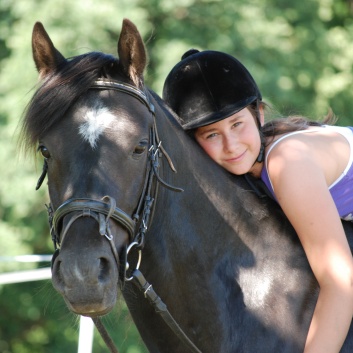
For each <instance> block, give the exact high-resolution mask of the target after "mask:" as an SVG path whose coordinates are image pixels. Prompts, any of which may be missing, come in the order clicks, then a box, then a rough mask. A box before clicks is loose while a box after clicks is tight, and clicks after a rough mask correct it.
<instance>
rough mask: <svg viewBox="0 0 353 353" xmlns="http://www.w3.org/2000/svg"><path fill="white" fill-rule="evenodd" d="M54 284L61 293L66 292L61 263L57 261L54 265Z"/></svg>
mask: <svg viewBox="0 0 353 353" xmlns="http://www.w3.org/2000/svg"><path fill="white" fill-rule="evenodd" d="M52 283H53V285H54V287H55V288H56V290H57V291H58V292H59V293H63V292H64V286H65V284H64V280H63V277H62V273H61V261H60V260H56V261H55V262H54V263H53V265H52Z"/></svg>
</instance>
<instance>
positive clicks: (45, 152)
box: [38, 145, 50, 158]
mask: <svg viewBox="0 0 353 353" xmlns="http://www.w3.org/2000/svg"><path fill="white" fill-rule="evenodd" d="M38 151H40V153H41V154H42V156H43V157H44V158H50V153H49V151H48V149H47V148H46V147H45V146H43V145H41V146H39V147H38Z"/></svg>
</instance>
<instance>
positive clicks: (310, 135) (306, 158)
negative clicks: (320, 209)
mask: <svg viewBox="0 0 353 353" xmlns="http://www.w3.org/2000/svg"><path fill="white" fill-rule="evenodd" d="M284 136H285V135H284ZM281 137H283V136H279V137H277V138H276V139H275V140H274V142H273V143H271V144H270V145H269V146H268V147H267V152H268V151H269V149H270V148H271V145H273V144H274V143H275V145H274V146H273V148H272V149H271V152H270V153H269V154H268V157H267V167H268V168H269V174H270V177H271V180H272V178H273V177H276V173H277V171H279V169H278V168H283V170H282V171H283V172H285V170H287V171H288V172H290V173H293V172H294V171H293V168H291V166H292V165H293V164H295V168H296V170H297V172H299V173H300V172H303V168H304V170H306V171H307V172H309V171H310V170H311V171H313V170H315V168H318V170H317V171H318V172H319V171H321V172H322V173H323V176H324V178H325V180H326V186H329V185H331V184H332V183H333V182H334V181H335V180H336V179H337V178H338V177H339V176H340V175H341V174H342V173H343V171H344V170H345V168H346V166H347V164H348V162H349V158H350V145H349V143H348V141H347V139H346V138H345V137H343V136H342V135H340V134H338V133H336V132H331V131H327V130H325V129H322V130H319V131H318V130H317V129H316V130H312V131H311V130H308V131H307V132H303V133H298V134H295V135H290V136H285V138H284V139H281ZM277 140H278V142H277V143H276V141H277ZM308 164H311V165H310V166H308ZM288 168H289V169H288ZM271 174H272V175H271Z"/></svg>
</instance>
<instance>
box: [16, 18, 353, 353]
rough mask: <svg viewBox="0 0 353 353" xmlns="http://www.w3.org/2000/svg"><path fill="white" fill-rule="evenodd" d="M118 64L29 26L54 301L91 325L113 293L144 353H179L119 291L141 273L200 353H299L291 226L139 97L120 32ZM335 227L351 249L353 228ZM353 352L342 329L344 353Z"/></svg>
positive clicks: (31, 138)
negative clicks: (71, 50) (69, 52)
mask: <svg viewBox="0 0 353 353" xmlns="http://www.w3.org/2000/svg"><path fill="white" fill-rule="evenodd" d="M118 55H119V59H117V58H114V57H112V56H110V55H105V54H103V53H97V52H92V53H87V54H85V55H81V56H77V57H74V58H71V59H65V58H64V57H63V56H62V55H61V54H60V52H59V51H57V49H56V48H55V47H54V45H53V43H52V42H51V40H50V38H49V36H48V34H47V33H46V32H45V30H44V28H43V26H42V25H41V24H40V23H37V24H36V25H35V26H34V31H33V56H34V61H35V64H36V66H37V69H38V71H39V74H40V77H41V79H42V80H41V83H40V87H39V88H38V90H37V92H36V93H35V95H34V97H33V98H32V100H31V102H30V104H29V106H28V109H27V112H26V115H25V118H24V121H23V133H24V142H25V143H26V145H27V146H28V147H31V146H38V150H39V151H40V152H41V153H42V155H43V157H44V169H43V174H42V177H41V179H40V181H39V184H38V187H39V186H40V184H41V182H42V181H43V179H44V176H45V174H46V173H47V175H48V188H49V195H50V203H51V206H50V207H49V216H50V222H51V224H52V237H53V240H54V243H55V246H56V247H57V248H58V249H57V251H56V255H55V258H54V260H53V267H52V273H53V284H54V287H55V288H56V289H57V290H58V291H59V292H60V293H61V294H62V295H63V297H64V299H65V301H66V303H67V305H68V307H69V308H70V310H72V311H73V312H75V313H77V314H81V315H85V316H90V317H93V318H95V317H98V316H102V315H104V314H106V313H108V312H109V311H110V310H111V309H112V308H113V307H114V305H115V302H116V298H117V295H118V288H119V283H120V286H121V287H122V288H123V289H122V293H123V296H124V298H125V300H126V302H127V305H128V307H129V309H130V312H131V315H132V317H133V319H134V321H135V323H136V325H137V328H138V330H139V332H140V334H141V336H142V338H143V340H144V342H145V344H146V346H147V348H148V349H149V350H150V351H151V352H156V353H157V352H163V353H166V352H168V353H174V352H186V351H187V348H186V347H185V346H184V344H183V343H182V342H181V341H180V340H179V339H178V338H177V336H176V335H175V334H174V333H173V332H172V330H171V329H170V328H169V327H168V326H167V325H166V324H165V322H164V321H163V320H162V319H161V317H160V316H159V315H158V314H157V313H156V312H155V310H154V308H152V307H151V306H150V304H149V302H148V301H147V300H146V299H145V298H144V295H143V293H142V292H141V291H140V290H139V289H138V288H137V287H136V286H135V285H133V284H132V281H130V279H131V270H133V269H134V268H138V267H139V270H140V271H141V273H143V274H144V276H145V277H146V279H147V280H148V282H149V283H151V284H152V285H153V288H154V289H155V291H156V292H157V293H158V294H159V296H160V297H161V298H162V300H163V301H164V302H165V303H166V304H167V307H168V308H169V311H170V313H171V314H172V315H173V316H174V318H175V320H176V321H177V322H178V324H179V325H180V327H181V328H182V329H183V330H184V331H185V333H186V334H187V336H189V338H190V339H191V340H192V341H193V342H194V344H195V345H196V346H197V347H198V348H199V349H200V350H201V351H202V352H204V353H205V352H206V353H207V352H210V353H215V352H222V353H225V352H228V353H233V352H244V353H255V352H256V353H265V352H269V353H270V352H271V353H273V352H276V353H277V352H278V353H289V352H291V353H294V352H295V353H299V352H302V351H303V347H304V343H305V339H306V334H307V331H308V327H309V324H310V320H311V316H312V313H313V309H314V306H315V303H316V299H317V294H318V285H317V282H316V280H315V278H314V277H313V274H312V273H311V271H310V268H309V265H308V262H307V259H306V257H305V254H304V252H303V249H302V247H301V245H300V243H299V241H298V238H297V236H296V235H295V233H294V232H293V229H292V228H291V226H290V224H289V223H288V221H287V220H286V218H285V217H284V216H283V214H282V213H281V211H280V209H279V208H278V206H277V205H276V204H275V203H274V202H273V201H272V200H270V199H262V200H260V199H259V198H258V197H257V195H256V194H255V193H254V192H253V191H251V190H250V188H249V187H248V184H247V183H246V182H245V181H244V179H243V178H241V177H234V176H232V175H230V174H228V173H227V172H226V171H224V170H223V169H222V168H220V167H218V166H217V165H215V163H214V162H212V161H211V160H210V159H209V158H208V157H207V156H206V155H205V154H204V153H203V152H202V151H201V150H200V148H199V147H198V146H197V144H195V142H194V141H192V140H191V139H190V138H189V137H188V136H187V135H186V134H185V133H184V132H183V131H182V129H181V128H180V127H179V125H178V124H177V122H176V120H175V119H174V117H173V113H172V112H170V111H169V110H168V108H167V107H166V106H165V104H164V103H163V101H162V100H161V99H160V98H159V97H158V96H157V95H156V94H155V93H154V92H152V91H151V90H148V89H147V88H146V87H145V86H144V83H143V71H144V69H145V66H146V53H145V48H144V44H143V41H142V39H141V37H140V35H139V33H138V31H137V29H136V27H135V26H134V25H133V24H132V23H131V22H130V21H128V20H124V22H123V27H122V32H121V35H120V39H119V42H118ZM174 166H175V168H176V169H177V173H175V171H174ZM177 187H180V188H183V190H184V191H183V192H176V191H180V190H178V189H177ZM117 205H118V207H119V208H118V207H116V206H117ZM344 227H345V230H346V234H347V236H348V237H349V239H350V242H351V244H352V240H353V224H352V223H348V222H347V223H345V224H344ZM129 245H130V246H129ZM59 250H60V251H59ZM127 261H128V262H129V263H130V269H127V271H126V269H125V264H126V262H127ZM125 271H126V273H125ZM147 290H148V289H147ZM352 351H353V332H352V327H351V330H350V332H349V336H348V338H347V339H346V342H345V345H344V348H343V349H342V352H344V353H348V352H349V353H351V352H352Z"/></svg>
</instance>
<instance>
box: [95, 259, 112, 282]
mask: <svg viewBox="0 0 353 353" xmlns="http://www.w3.org/2000/svg"><path fill="white" fill-rule="evenodd" d="M98 260H99V275H98V279H99V281H100V282H105V281H107V280H109V272H110V271H109V268H110V266H109V261H108V260H107V259H106V258H104V257H101V258H99V259H98Z"/></svg>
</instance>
